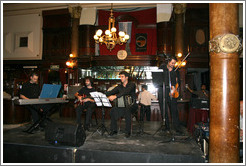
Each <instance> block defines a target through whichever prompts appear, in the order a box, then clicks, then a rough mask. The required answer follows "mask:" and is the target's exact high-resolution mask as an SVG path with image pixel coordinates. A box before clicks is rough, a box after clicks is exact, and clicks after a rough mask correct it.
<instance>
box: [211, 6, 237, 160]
mask: <svg viewBox="0 0 246 166" xmlns="http://www.w3.org/2000/svg"><path fill="white" fill-rule="evenodd" d="M209 22H210V41H209V52H210V136H209V162H212V163H237V162H239V56H238V51H239V50H240V48H241V44H240V40H239V39H238V36H237V35H238V29H239V26H238V4H236V3H234V4H233V3H224V4H223V3H214V4H213V3H211V4H209Z"/></svg>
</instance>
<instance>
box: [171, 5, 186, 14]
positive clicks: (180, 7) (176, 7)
mask: <svg viewBox="0 0 246 166" xmlns="http://www.w3.org/2000/svg"><path fill="white" fill-rule="evenodd" d="M186 6H187V4H186V3H173V8H174V13H175V14H183V13H185V11H186Z"/></svg>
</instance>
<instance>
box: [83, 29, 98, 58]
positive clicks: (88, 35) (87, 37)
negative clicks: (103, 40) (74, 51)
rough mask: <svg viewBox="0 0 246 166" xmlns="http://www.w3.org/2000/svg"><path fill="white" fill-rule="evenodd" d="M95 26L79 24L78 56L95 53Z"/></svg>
mask: <svg viewBox="0 0 246 166" xmlns="http://www.w3.org/2000/svg"><path fill="white" fill-rule="evenodd" d="M94 35H95V26H93V25H80V26H79V57H81V56H85V55H87V56H92V55H95V40H94V38H93V36H94Z"/></svg>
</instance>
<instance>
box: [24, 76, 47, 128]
mask: <svg viewBox="0 0 246 166" xmlns="http://www.w3.org/2000/svg"><path fill="white" fill-rule="evenodd" d="M39 95H40V88H39V85H38V74H37V73H32V74H31V76H30V81H28V82H26V83H24V84H23V85H22V88H21V91H20V98H21V99H27V100H28V99H37V98H39ZM26 108H27V109H28V110H30V112H31V115H32V120H33V123H36V122H37V121H38V120H39V119H40V118H41V116H42V113H43V112H44V111H45V112H46V111H48V110H49V109H50V105H43V104H42V105H40V104H33V105H26ZM41 126H42V125H41Z"/></svg>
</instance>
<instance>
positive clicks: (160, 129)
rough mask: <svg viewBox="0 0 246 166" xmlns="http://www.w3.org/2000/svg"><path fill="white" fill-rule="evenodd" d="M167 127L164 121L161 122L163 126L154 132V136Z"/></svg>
mask: <svg viewBox="0 0 246 166" xmlns="http://www.w3.org/2000/svg"><path fill="white" fill-rule="evenodd" d="M165 129H166V126H165V123H164V121H162V122H161V126H160V127H159V128H158V129H157V130H156V132H155V133H154V134H153V137H154V136H155V135H156V133H158V132H160V131H164V130H165Z"/></svg>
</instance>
